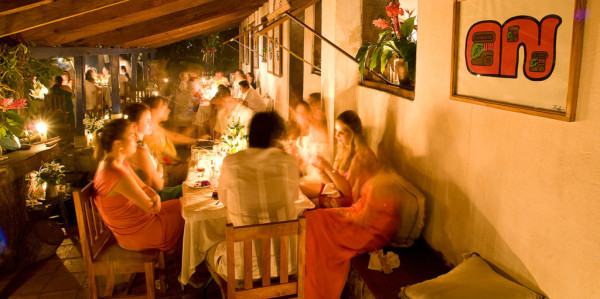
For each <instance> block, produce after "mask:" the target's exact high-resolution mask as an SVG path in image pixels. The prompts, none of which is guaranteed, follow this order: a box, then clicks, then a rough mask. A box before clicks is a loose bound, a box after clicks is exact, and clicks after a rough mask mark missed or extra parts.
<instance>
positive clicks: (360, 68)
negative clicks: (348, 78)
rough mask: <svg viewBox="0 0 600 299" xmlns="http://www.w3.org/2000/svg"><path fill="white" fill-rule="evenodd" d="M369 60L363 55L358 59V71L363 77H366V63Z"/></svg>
mask: <svg viewBox="0 0 600 299" xmlns="http://www.w3.org/2000/svg"><path fill="white" fill-rule="evenodd" d="M366 60H367V57H366V55H362V56H360V57H359V58H358V71H359V72H360V75H361V76H364V75H365V62H366Z"/></svg>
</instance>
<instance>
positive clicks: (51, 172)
mask: <svg viewBox="0 0 600 299" xmlns="http://www.w3.org/2000/svg"><path fill="white" fill-rule="evenodd" d="M64 168H65V166H64V165H62V164H60V163H58V162H54V161H52V162H48V163H44V164H43V165H42V167H40V170H39V171H37V172H36V173H35V174H34V177H35V179H36V180H37V185H38V186H39V185H42V183H47V184H48V185H59V184H60V183H61V181H62V179H63V178H64V177H65V172H64Z"/></svg>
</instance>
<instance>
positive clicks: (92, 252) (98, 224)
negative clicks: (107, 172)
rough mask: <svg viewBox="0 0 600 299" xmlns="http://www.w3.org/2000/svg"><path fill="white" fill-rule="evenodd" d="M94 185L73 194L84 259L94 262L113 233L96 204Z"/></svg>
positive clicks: (91, 184) (90, 184)
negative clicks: (101, 216)
mask: <svg viewBox="0 0 600 299" xmlns="http://www.w3.org/2000/svg"><path fill="white" fill-rule="evenodd" d="M94 197H95V194H94V183H93V182H92V183H89V184H88V185H87V186H85V187H84V188H83V189H81V190H75V191H74V192H73V201H74V202H75V212H76V214H77V226H78V227H79V239H80V243H81V251H82V255H83V259H84V260H87V259H89V260H90V262H91V261H92V260H94V259H95V258H96V257H97V256H98V254H99V253H100V252H101V251H102V249H103V248H104V247H105V246H106V245H107V244H109V241H111V239H112V233H111V231H110V230H109V229H108V227H106V225H105V224H104V222H103V221H102V218H100V213H99V212H98V209H97V208H96V204H95V203H94Z"/></svg>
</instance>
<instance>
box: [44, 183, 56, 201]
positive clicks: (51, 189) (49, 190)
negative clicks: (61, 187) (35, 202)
mask: <svg viewBox="0 0 600 299" xmlns="http://www.w3.org/2000/svg"><path fill="white" fill-rule="evenodd" d="M57 196H58V186H56V185H53V184H47V185H46V198H52V197H57Z"/></svg>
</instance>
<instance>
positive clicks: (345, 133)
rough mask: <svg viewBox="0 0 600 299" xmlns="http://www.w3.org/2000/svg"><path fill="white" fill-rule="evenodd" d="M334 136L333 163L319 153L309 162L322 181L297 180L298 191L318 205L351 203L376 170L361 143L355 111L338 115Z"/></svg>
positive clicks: (375, 162)
mask: <svg viewBox="0 0 600 299" xmlns="http://www.w3.org/2000/svg"><path fill="white" fill-rule="evenodd" d="M335 139H336V140H337V143H338V149H339V151H338V153H337V155H336V157H335V160H334V162H333V165H331V164H330V163H329V162H327V160H326V159H325V158H323V157H322V156H320V155H317V156H316V157H314V158H313V161H312V164H313V166H315V167H316V168H317V169H318V170H319V172H320V175H321V181H322V183H316V184H315V183H314V182H303V183H300V189H301V190H302V192H303V193H304V194H305V195H306V196H307V197H308V198H310V199H311V200H312V201H313V202H314V204H315V205H316V206H317V207H319V208H338V207H349V206H351V205H352V204H353V203H354V202H355V201H356V200H357V199H358V198H359V193H360V188H361V186H362V185H363V184H364V182H365V181H366V180H367V179H368V178H369V177H370V176H371V175H372V174H373V173H374V172H375V170H376V169H377V158H376V157H375V154H374V153H373V151H372V150H371V149H370V148H369V146H368V145H367V144H366V142H365V139H364V137H363V134H362V123H361V121H360V118H359V117H358V115H357V114H356V112H354V111H351V110H347V111H344V112H342V113H341V114H340V115H338V117H337V118H336V120H335ZM332 193H334V194H335V195H331V194H332Z"/></svg>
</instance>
